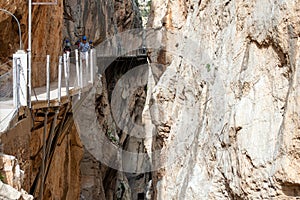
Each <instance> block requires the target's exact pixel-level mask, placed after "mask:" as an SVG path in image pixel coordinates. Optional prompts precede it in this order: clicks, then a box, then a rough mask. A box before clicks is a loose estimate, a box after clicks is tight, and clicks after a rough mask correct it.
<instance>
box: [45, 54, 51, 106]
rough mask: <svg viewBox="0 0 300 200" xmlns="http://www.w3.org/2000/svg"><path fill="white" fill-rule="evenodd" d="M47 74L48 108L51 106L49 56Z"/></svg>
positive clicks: (48, 58) (48, 57)
mask: <svg viewBox="0 0 300 200" xmlns="http://www.w3.org/2000/svg"><path fill="white" fill-rule="evenodd" d="M46 73H47V83H46V91H47V97H46V100H47V103H48V107H49V106H50V56H49V55H47V66H46Z"/></svg>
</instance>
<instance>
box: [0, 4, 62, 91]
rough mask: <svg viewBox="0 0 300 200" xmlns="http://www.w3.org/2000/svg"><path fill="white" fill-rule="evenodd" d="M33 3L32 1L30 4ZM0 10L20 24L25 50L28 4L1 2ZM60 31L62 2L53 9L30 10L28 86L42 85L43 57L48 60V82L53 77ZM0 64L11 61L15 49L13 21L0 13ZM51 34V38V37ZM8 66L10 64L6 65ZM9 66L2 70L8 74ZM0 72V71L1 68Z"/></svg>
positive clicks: (58, 51) (59, 42)
mask: <svg viewBox="0 0 300 200" xmlns="http://www.w3.org/2000/svg"><path fill="white" fill-rule="evenodd" d="M33 2H34V1H33ZM0 7H1V8H3V9H5V10H8V11H9V12H11V13H13V14H14V15H15V16H16V17H17V19H18V20H19V22H20V26H21V32H22V41H23V49H24V50H27V48H28V3H27V2H26V1H21V0H17V1H11V0H9V1H1V2H0ZM62 27H63V1H62V0H58V1H57V5H50V6H49V5H33V6H32V34H31V37H32V48H31V49H32V51H31V52H32V53H31V55H32V85H33V87H37V86H41V85H45V83H46V82H45V80H46V55H50V56H51V59H50V60H51V78H52V80H53V79H55V77H57V64H58V59H57V58H58V56H59V55H60V54H61V50H62V48H61V46H62ZM0 28H1V30H3V31H1V34H0V38H1V39H0V40H1V47H0V61H1V62H2V63H4V62H7V61H9V60H10V59H11V57H12V54H13V53H14V52H16V50H18V49H19V32H18V26H17V23H16V22H15V20H14V19H13V18H12V17H11V16H10V15H8V14H6V13H3V12H2V11H1V14H0ZM54 33H55V34H54ZM9 64H11V63H9ZM10 67H11V65H9V66H7V67H6V70H9V69H10ZM1 68H2V67H1Z"/></svg>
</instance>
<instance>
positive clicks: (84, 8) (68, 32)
mask: <svg viewBox="0 0 300 200" xmlns="http://www.w3.org/2000/svg"><path fill="white" fill-rule="evenodd" d="M64 23H65V29H64V37H65V38H68V39H70V40H71V42H72V44H74V43H75V42H76V41H77V40H78V39H80V38H81V36H83V35H86V36H87V37H88V39H90V40H93V41H94V44H95V45H97V44H99V43H100V42H102V41H103V40H105V39H106V38H107V37H109V36H111V35H113V34H117V33H118V32H122V31H125V30H127V29H131V28H138V27H141V20H140V16H139V12H138V8H137V6H136V4H135V1H132V0H125V1H94V0H88V1H79V0H66V1H65V2H64Z"/></svg>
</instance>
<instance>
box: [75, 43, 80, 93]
mask: <svg viewBox="0 0 300 200" xmlns="http://www.w3.org/2000/svg"><path fill="white" fill-rule="evenodd" d="M75 60H76V77H77V86H78V87H79V86H80V75H79V63H78V49H75Z"/></svg>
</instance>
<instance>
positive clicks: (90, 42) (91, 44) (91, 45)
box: [89, 40, 94, 49]
mask: <svg viewBox="0 0 300 200" xmlns="http://www.w3.org/2000/svg"><path fill="white" fill-rule="evenodd" d="M89 45H90V49H93V48H94V44H93V41H92V40H90V41H89Z"/></svg>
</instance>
